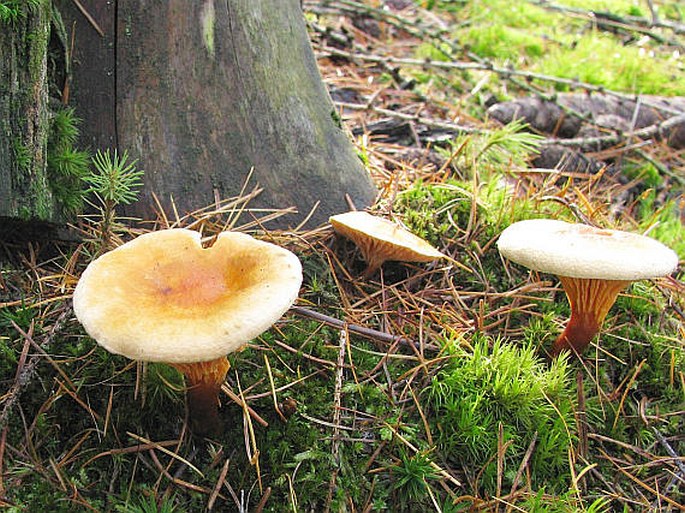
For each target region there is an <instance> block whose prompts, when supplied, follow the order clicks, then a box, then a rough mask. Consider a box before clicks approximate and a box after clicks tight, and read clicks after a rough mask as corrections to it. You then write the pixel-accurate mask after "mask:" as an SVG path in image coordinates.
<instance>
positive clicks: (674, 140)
mask: <svg viewBox="0 0 685 513" xmlns="http://www.w3.org/2000/svg"><path fill="white" fill-rule="evenodd" d="M684 113H685V98H684V97H673V98H666V97H659V96H637V97H635V98H634V99H627V98H621V97H616V96H614V95H608V94H601V93H595V94H576V93H568V94H560V95H558V96H557V97H556V98H555V99H554V100H546V99H543V98H539V97H526V98H521V99H517V100H513V101H509V102H503V103H498V104H495V105H493V106H492V107H490V109H489V110H488V114H489V116H490V117H491V118H493V119H495V120H497V121H499V122H501V123H504V124H507V123H510V122H511V121H513V120H514V119H523V120H524V121H525V122H526V123H528V124H529V125H530V127H531V128H532V129H534V130H536V131H538V132H541V133H544V134H548V135H551V136H554V137H557V138H559V139H569V138H576V139H578V146H586V147H585V148H584V149H586V150H594V151H597V150H599V149H601V148H602V147H606V145H607V144H615V143H617V142H620V140H621V139H624V138H628V136H630V135H631V134H634V135H638V136H640V137H642V138H655V139H658V140H663V141H664V142H665V143H666V144H668V145H669V146H670V147H672V148H676V149H679V148H684V147H685V116H683V114H684ZM670 120H672V121H673V122H669V121H670ZM637 131H639V132H638V133H637V134H635V132H637ZM584 141H586V142H587V143H588V144H586V145H584V144H583V142H584ZM587 146H589V147H587Z"/></svg>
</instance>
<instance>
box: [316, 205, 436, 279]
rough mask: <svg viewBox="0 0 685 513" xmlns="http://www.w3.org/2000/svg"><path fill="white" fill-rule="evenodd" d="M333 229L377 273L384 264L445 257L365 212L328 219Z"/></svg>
mask: <svg viewBox="0 0 685 513" xmlns="http://www.w3.org/2000/svg"><path fill="white" fill-rule="evenodd" d="M329 222H330V223H331V225H332V226H333V229H334V230H335V231H336V232H338V233H340V234H341V235H343V236H345V237H347V238H349V239H351V240H352V241H353V242H354V243H355V244H356V245H357V247H359V250H360V251H361V252H362V255H363V256H364V260H366V262H367V264H368V266H369V268H368V271H367V274H371V273H372V272H374V271H375V270H377V269H378V268H379V267H380V266H381V265H382V264H383V262H385V261H386V260H397V261H401V262H432V261H433V260H437V259H438V258H443V257H444V256H445V255H444V254H443V253H441V252H440V251H438V250H437V249H435V248H434V247H433V246H431V245H430V244H429V243H428V242H426V241H425V240H423V239H422V238H420V237H417V236H416V235H414V234H413V233H411V232H410V231H408V230H406V229H404V228H402V227H401V226H398V225H397V224H395V223H393V222H392V221H388V220H387V219H383V218H382V217H377V216H374V215H371V214H369V213H368V212H361V211H355V212H347V213H345V214H338V215H335V216H332V217H330V219H329Z"/></svg>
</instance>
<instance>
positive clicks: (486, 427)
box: [426, 336, 575, 494]
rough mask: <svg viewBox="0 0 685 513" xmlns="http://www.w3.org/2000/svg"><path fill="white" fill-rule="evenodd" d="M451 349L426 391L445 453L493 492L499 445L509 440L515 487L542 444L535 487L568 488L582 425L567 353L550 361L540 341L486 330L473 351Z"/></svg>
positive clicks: (508, 467)
mask: <svg viewBox="0 0 685 513" xmlns="http://www.w3.org/2000/svg"><path fill="white" fill-rule="evenodd" d="M451 351H452V357H451V358H450V359H449V360H448V362H447V364H446V365H445V366H444V367H443V368H442V369H441V370H440V372H438V373H437V374H436V376H435V377H434V378H433V382H432V384H431V386H430V387H429V388H428V390H427V393H426V395H427V398H428V402H429V405H430V408H431V415H430V418H431V419H432V423H433V424H434V427H435V428H434V430H433V433H434V434H435V437H436V443H437V445H438V447H439V448H440V450H441V452H442V454H443V456H444V457H445V458H447V459H448V460H449V461H451V462H452V463H453V464H456V465H459V466H460V467H462V468H463V469H464V471H465V472H466V473H467V475H468V476H469V479H470V480H472V482H473V483H474V485H476V486H477V487H478V488H480V489H482V490H483V491H484V492H486V493H488V494H492V493H494V492H495V489H496V479H497V453H498V447H499V446H502V445H505V446H506V451H505V457H504V478H505V483H504V486H505V489H507V488H506V487H507V486H509V487H510V486H511V485H512V483H513V480H514V477H515V474H516V471H517V469H518V467H519V466H520V464H521V461H522V460H523V458H524V454H525V452H526V450H527V449H528V447H529V446H530V444H531V443H535V452H534V454H533V456H532V458H531V461H530V467H529V468H530V479H531V482H532V483H533V486H534V487H535V488H538V487H543V486H544V487H546V489H547V490H556V491H559V490H563V489H564V488H565V487H567V486H568V483H569V482H570V479H571V473H570V471H569V468H568V448H569V446H570V445H571V444H572V443H573V440H574V431H575V430H574V421H573V411H574V406H573V402H572V393H571V391H570V387H569V373H568V366H567V361H566V359H565V358H561V359H557V360H556V361H554V362H552V363H551V365H550V366H549V367H547V366H546V364H545V363H544V362H543V361H542V359H540V358H538V356H537V355H536V353H535V349H534V348H533V347H532V346H525V347H518V346H515V345H513V344H509V343H506V342H503V341H501V340H494V341H493V340H489V339H488V338H486V337H481V336H477V337H476V340H475V341H474V342H473V348H472V349H464V348H462V347H457V348H451ZM500 433H501V435H500ZM534 438H535V441H534Z"/></svg>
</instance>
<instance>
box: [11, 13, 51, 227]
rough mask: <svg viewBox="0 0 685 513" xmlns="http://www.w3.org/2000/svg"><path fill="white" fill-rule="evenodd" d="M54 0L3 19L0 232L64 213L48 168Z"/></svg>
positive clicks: (46, 220) (47, 220) (45, 220)
mask: <svg viewBox="0 0 685 513" xmlns="http://www.w3.org/2000/svg"><path fill="white" fill-rule="evenodd" d="M51 9H52V8H51V5H50V2H43V3H41V4H39V5H38V6H37V7H35V8H33V9H31V10H30V11H28V12H26V13H24V14H23V15H22V16H19V17H18V18H17V20H15V21H14V22H11V23H7V24H3V23H2V22H0V237H6V236H11V235H12V232H17V231H23V230H24V228H23V223H22V221H38V222H54V221H57V220H59V218H60V214H59V212H60V209H59V205H58V202H57V200H56V199H55V198H54V196H53V194H52V191H51V189H50V183H49V178H48V172H47V140H48V133H49V126H50V110H49V106H48V79H47V75H48V73H47V49H48V43H49V39H50V23H51V12H52V10H51Z"/></svg>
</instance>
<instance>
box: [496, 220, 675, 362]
mask: <svg viewBox="0 0 685 513" xmlns="http://www.w3.org/2000/svg"><path fill="white" fill-rule="evenodd" d="M497 246H498V248H499V251H500V253H501V254H502V256H504V257H505V258H508V259H509V260H512V261H513V262H516V263H518V264H521V265H524V266H526V267H528V268H530V269H533V270H536V271H542V272H546V273H550V274H555V275H557V276H558V277H559V280H560V281H561V284H562V286H563V288H564V291H565V292H566V296H567V297H568V300H569V303H570V305H571V318H570V319H569V321H568V324H567V325H566V328H565V329H564V331H563V333H562V334H561V335H559V337H558V338H557V339H556V341H555V342H554V345H553V346H552V350H551V355H552V356H557V355H558V354H559V353H561V352H562V351H574V352H576V353H578V354H579V353H581V352H582V351H583V349H585V347H587V346H588V344H589V343H590V341H591V340H592V339H593V337H594V336H595V335H596V334H597V332H598V331H599V328H600V326H601V325H602V322H603V321H604V318H605V317H606V315H607V313H608V312H609V309H610V308H611V306H612V305H613V304H614V302H615V301H616V297H617V296H618V293H619V292H621V290H623V289H624V288H625V287H627V286H628V285H629V284H630V283H631V282H633V281H636V280H643V279H649V278H657V277H660V276H665V275H668V274H670V273H671V272H673V271H674V270H675V268H676V267H677V266H678V256H677V255H676V253H675V252H673V251H672V250H671V249H669V248H667V247H666V246H664V245H663V244H661V243H660V242H658V241H656V240H654V239H651V238H649V237H646V236H644V235H638V234H635V233H629V232H624V231H619V230H606V229H600V228H595V227H592V226H588V225H584V224H571V223H567V222H564V221H558V220H552V219H532V220H528V221H520V222H517V223H514V224H512V225H511V226H509V227H508V228H506V229H505V230H504V231H503V232H502V234H501V235H500V238H499V241H498V242H497Z"/></svg>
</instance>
